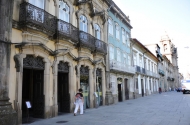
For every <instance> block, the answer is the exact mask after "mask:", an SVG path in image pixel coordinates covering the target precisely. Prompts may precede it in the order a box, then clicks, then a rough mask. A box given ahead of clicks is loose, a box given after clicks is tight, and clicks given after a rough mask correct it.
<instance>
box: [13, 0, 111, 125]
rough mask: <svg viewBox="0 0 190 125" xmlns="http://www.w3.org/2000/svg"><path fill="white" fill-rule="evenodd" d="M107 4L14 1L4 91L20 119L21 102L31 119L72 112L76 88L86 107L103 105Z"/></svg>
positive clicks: (77, 0) (65, 0)
mask: <svg viewBox="0 0 190 125" xmlns="http://www.w3.org/2000/svg"><path fill="white" fill-rule="evenodd" d="M108 5H109V4H108V3H106V1H104V0H97V1H89V0H46V1H45V0H25V1H22V0H18V1H15V2H14V13H13V29H12V43H13V44H12V46H11V49H12V51H11V57H10V61H11V66H10V67H11V68H10V72H11V73H12V74H11V76H10V79H9V80H10V83H11V84H10V85H9V90H10V91H9V95H10V99H11V102H13V103H14V109H16V111H17V113H18V116H19V117H18V122H19V123H21V121H22V118H23V117H25V116H26V111H27V110H26V104H25V102H26V101H30V103H31V105H32V108H31V109H30V111H31V112H32V114H33V115H32V117H37V118H50V117H55V116H57V115H58V113H59V112H72V111H73V108H74V96H75V94H76V93H77V90H78V89H79V88H82V89H83V95H84V108H85V109H86V108H93V107H96V106H97V105H98V106H101V105H105V93H106V90H107V84H106V76H105V74H106V73H105V72H106V61H105V58H106V54H107V43H106V42H107V17H108V15H107V8H108ZM14 67H15V68H14ZM95 93H96V94H95ZM95 95H97V96H95Z"/></svg>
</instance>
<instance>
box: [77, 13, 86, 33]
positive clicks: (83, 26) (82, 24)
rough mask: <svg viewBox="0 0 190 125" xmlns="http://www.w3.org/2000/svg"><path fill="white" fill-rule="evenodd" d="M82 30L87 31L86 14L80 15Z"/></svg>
mask: <svg viewBox="0 0 190 125" xmlns="http://www.w3.org/2000/svg"><path fill="white" fill-rule="evenodd" d="M79 29H80V30H81V31H84V32H87V19H86V17H85V16H84V15H81V16H80V27H79Z"/></svg>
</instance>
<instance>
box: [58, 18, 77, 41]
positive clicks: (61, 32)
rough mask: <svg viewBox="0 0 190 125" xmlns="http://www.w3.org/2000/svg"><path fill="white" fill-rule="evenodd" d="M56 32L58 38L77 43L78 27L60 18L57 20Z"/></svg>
mask: <svg viewBox="0 0 190 125" xmlns="http://www.w3.org/2000/svg"><path fill="white" fill-rule="evenodd" d="M57 33H58V37H59V39H60V38H66V39H70V40H71V41H73V42H74V43H78V41H79V39H78V38H79V37H78V36H79V30H78V28H76V27H74V26H73V25H72V24H70V23H67V22H65V21H63V20H60V19H58V20H57Z"/></svg>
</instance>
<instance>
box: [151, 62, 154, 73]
mask: <svg viewBox="0 0 190 125" xmlns="http://www.w3.org/2000/svg"><path fill="white" fill-rule="evenodd" d="M151 66H152V72H153V70H154V68H153V63H151Z"/></svg>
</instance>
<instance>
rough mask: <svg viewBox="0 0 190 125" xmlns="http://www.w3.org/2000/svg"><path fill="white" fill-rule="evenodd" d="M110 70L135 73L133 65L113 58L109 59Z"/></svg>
mask: <svg viewBox="0 0 190 125" xmlns="http://www.w3.org/2000/svg"><path fill="white" fill-rule="evenodd" d="M110 70H114V71H116V72H124V73H130V74H135V71H136V70H135V67H134V66H130V65H127V64H123V63H121V62H118V61H115V60H110Z"/></svg>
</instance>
